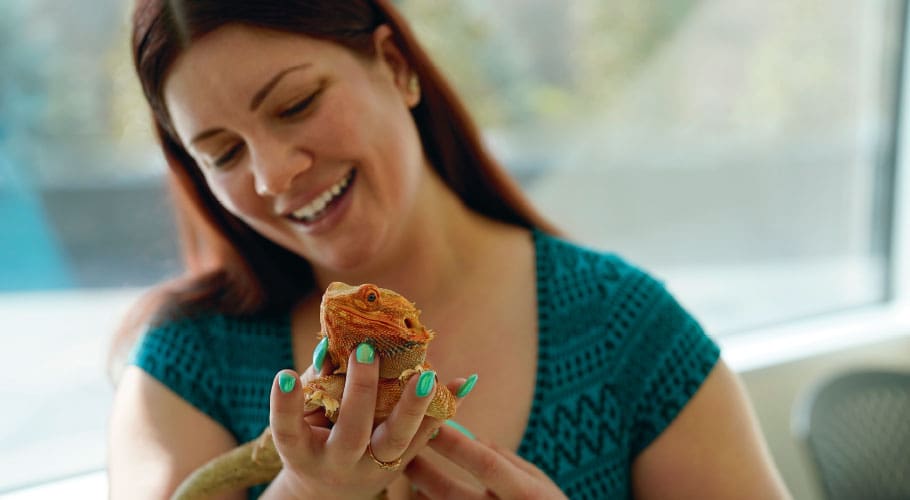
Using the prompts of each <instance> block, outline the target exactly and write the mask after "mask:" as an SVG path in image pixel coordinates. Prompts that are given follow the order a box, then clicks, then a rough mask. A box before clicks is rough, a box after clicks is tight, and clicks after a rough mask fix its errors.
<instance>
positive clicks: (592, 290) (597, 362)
mask: <svg viewBox="0 0 910 500" xmlns="http://www.w3.org/2000/svg"><path fill="white" fill-rule="evenodd" d="M535 241H536V248H537V287H538V289H537V292H538V315H539V330H540V332H539V335H540V337H539V339H540V340H539V341H540V345H539V359H538V369H537V387H536V391H535V395H534V402H533V405H532V409H531V416H530V419H529V421H528V427H527V429H526V430H525V434H524V439H523V440H522V443H521V446H520V448H519V450H518V451H519V454H520V455H522V456H523V457H524V458H525V459H526V460H528V461H530V462H533V463H534V464H536V465H537V466H538V467H540V468H541V470H543V471H544V472H546V473H547V475H549V476H550V477H551V478H552V479H553V480H554V481H555V482H556V483H557V484H558V485H559V486H560V488H562V490H563V491H564V492H565V493H566V494H567V495H568V496H569V497H570V498H573V499H574V498H611V499H612V498H630V497H631V493H632V492H631V489H630V472H631V471H630V468H631V464H632V462H633V460H634V459H635V457H636V456H637V455H638V454H639V453H640V452H641V451H642V450H643V449H644V448H645V447H647V446H648V444H650V443H651V441H653V440H654V438H656V437H657V436H658V435H659V434H660V433H661V432H662V431H663V429H665V428H666V427H667V426H668V425H669V424H670V422H671V421H672V420H673V419H674V418H675V417H676V415H677V414H678V413H679V411H680V410H681V409H682V408H683V406H685V404H686V403H687V402H688V401H689V399H690V398H691V397H692V395H693V394H694V393H695V392H696V391H697V390H698V387H699V386H700V385H701V383H702V381H703V380H704V378H705V377H706V376H707V374H708V373H709V372H710V371H711V369H712V368H713V366H714V365H715V363H716V362H717V359H718V357H719V354H720V352H719V349H718V348H717V346H716V345H715V344H714V343H713V342H712V341H711V340H710V339H709V338H708V337H707V336H706V335H705V334H704V332H703V331H702V329H701V327H700V326H699V325H698V323H696V321H695V320H694V319H693V318H692V317H691V316H690V315H689V314H688V313H686V312H685V311H684V310H683V309H682V308H681V307H680V306H679V304H678V303H677V302H676V300H674V299H673V297H672V296H671V295H670V294H669V293H668V292H667V291H666V290H665V288H664V287H663V286H662V285H661V284H660V283H659V282H658V281H656V280H655V279H653V278H651V277H650V276H648V275H647V274H646V273H644V272H642V271H641V270H639V269H637V268H635V267H633V266H631V265H629V264H627V263H625V262H624V261H623V260H622V259H620V258H619V257H617V256H615V255H609V254H603V253H599V252H595V251H592V250H588V249H584V248H580V247H578V246H575V245H572V244H569V243H567V242H564V241H561V240H557V239H554V238H551V237H548V236H546V235H543V234H540V233H537V234H536V235H535Z"/></svg>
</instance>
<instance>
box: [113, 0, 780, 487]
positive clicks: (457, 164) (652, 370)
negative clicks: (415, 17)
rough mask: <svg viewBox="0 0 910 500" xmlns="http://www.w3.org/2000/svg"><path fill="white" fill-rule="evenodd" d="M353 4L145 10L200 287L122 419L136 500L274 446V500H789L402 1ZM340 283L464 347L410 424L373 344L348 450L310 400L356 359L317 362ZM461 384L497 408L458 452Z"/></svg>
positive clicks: (128, 378)
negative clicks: (468, 98) (396, 302)
mask: <svg viewBox="0 0 910 500" xmlns="http://www.w3.org/2000/svg"><path fill="white" fill-rule="evenodd" d="M338 5H339V4H337V2H334V1H330V0H324V1H301V2H287V1H281V2H277V1H266V0H260V1H254V2H251V1H249V0H245V1H242V2H239V1H238V2H226V1H223V0H219V1H214V0H212V1H195V2H164V1H162V0H146V1H142V2H140V3H139V5H138V7H137V11H136V17H135V22H134V51H135V52H134V59H135V62H136V67H137V70H138V73H139V75H140V79H141V81H142V83H143V88H144V90H145V94H146V97H147V99H148V101H149V103H150V105H151V107H152V109H153V110H154V112H155V125H156V130H157V131H158V135H159V138H160V140H161V143H162V147H163V150H164V153H165V155H166V157H167V160H168V164H169V166H170V168H171V174H172V175H173V176H174V178H175V179H176V180H177V182H176V183H175V184H174V185H175V187H176V188H177V190H178V192H177V194H178V196H177V199H178V200H180V201H181V203H180V204H178V205H177V208H178V211H179V212H180V213H181V214H182V215H183V224H184V225H183V229H184V239H185V240H186V241H187V242H188V243H189V244H188V245H186V246H185V247H184V248H185V251H186V253H187V260H188V262H190V263H196V264H197V265H196V266H195V267H190V268H189V269H188V273H187V275H186V276H185V278H184V279H183V280H181V281H178V282H176V283H171V284H168V285H163V286H162V287H160V288H158V289H157V290H155V291H153V297H155V298H156V300H153V301H151V302H147V304H148V303H151V304H155V305H156V307H155V309H154V310H151V311H149V313H150V314H152V320H151V324H150V327H149V328H148V329H147V331H146V332H145V333H144V335H143V336H142V338H141V340H140V342H139V343H138V345H137V347H136V349H135V351H134V355H133V357H132V359H131V361H130V366H128V367H127V368H126V370H125V371H124V374H123V377H122V379H121V380H120V381H119V384H118V388H117V396H116V398H115V402H114V411H113V414H112V418H111V454H110V468H109V472H110V478H111V483H110V484H111V494H112V496H113V497H115V498H119V497H124V498H125V497H129V498H135V497H136V494H137V492H136V489H137V484H140V485H141V486H139V490H140V492H139V493H140V494H143V495H148V496H149V497H156V496H161V495H168V494H170V493H171V492H172V491H173V489H174V487H175V486H176V485H177V484H178V483H180V482H181V481H182V480H183V478H185V477H186V476H187V475H188V474H189V473H190V472H191V471H193V470H194V469H196V468H197V467H199V466H200V465H201V464H203V463H204V462H206V461H208V460H209V459H210V458H212V457H213V456H215V455H218V454H221V453H223V452H226V451H228V450H230V449H231V448H233V447H235V446H236V445H237V444H238V443H241V442H247V441H250V440H252V439H253V438H254V437H255V436H256V435H258V434H259V433H260V432H261V431H262V429H263V428H264V427H265V426H266V425H269V426H270V429H271V436H272V439H274V444H275V447H276V448H277V452H278V454H279V455H280V459H281V464H282V468H281V472H280V473H278V475H277V477H275V478H274V480H272V481H271V482H270V483H269V484H268V485H263V486H260V487H257V488H254V489H252V490H250V491H249V492H248V493H247V494H248V495H251V496H258V495H259V494H262V495H263V497H269V498H282V497H307V498H312V497H331V498H347V497H365V496H370V495H376V494H379V493H381V492H383V491H386V492H387V493H388V494H389V495H390V496H391V497H393V498H405V497H408V496H410V494H411V493H410V492H411V490H413V489H417V490H422V491H423V492H424V493H425V494H427V495H430V496H436V495H438V494H439V493H440V492H442V491H447V492H450V493H451V492H456V493H457V496H459V497H463V498H471V497H482V496H483V495H485V494H486V492H487V491H492V492H493V493H494V494H496V495H497V496H500V497H516V496H527V494H530V493H531V492H534V494H535V495H540V494H543V495H545V496H547V497H553V498H564V497H565V496H571V497H581V498H584V497H604V496H606V497H617V496H621V497H625V496H629V495H632V494H635V495H637V496H642V497H647V496H650V495H663V494H665V493H666V492H668V491H672V492H674V493H675V494H679V495H681V496H691V495H694V494H695V493H696V492H698V493H699V495H700V496H701V497H703V498H711V497H716V498H726V497H729V496H730V495H732V494H734V492H736V494H738V495H742V492H743V491H748V492H751V494H753V495H755V497H756V498H769V497H772V496H775V497H785V496H786V492H785V490H784V489H783V487H782V485H781V484H780V481H779V478H778V477H777V474H776V471H775V469H774V467H773V465H772V464H771V462H770V460H769V458H768V456H767V451H766V450H765V448H764V445H763V442H762V438H761V435H760V433H759V432H758V430H757V428H756V425H755V423H754V419H753V417H752V415H751V413H750V411H751V410H750V408H749V405H748V402H747V401H746V399H745V397H744V395H743V393H742V390H741V389H740V387H739V385H738V384H737V380H736V377H735V375H734V374H732V372H731V371H730V370H729V369H727V367H726V366H725V365H724V363H723V362H722V361H721V360H720V359H719V353H718V349H717V346H716V345H715V344H714V343H713V342H712V341H711V340H710V338H709V337H708V336H707V335H706V334H705V333H704V332H703V330H702V329H701V327H700V326H699V324H698V323H697V322H696V321H695V320H694V319H693V318H692V317H691V316H689V314H688V313H687V312H686V311H685V310H684V309H682V308H681V307H680V306H679V305H678V304H677V302H676V301H675V300H674V299H673V297H672V296H671V295H670V294H669V293H668V292H667V291H666V290H665V289H664V288H663V287H662V286H661V285H660V284H659V282H658V281H656V280H655V279H653V278H651V277H650V276H649V275H648V274H647V273H645V272H644V271H642V270H640V269H638V268H636V267H635V266H633V265H631V264H629V263H627V262H626V261H624V260H623V259H622V258H620V257H618V256H616V255H613V254H607V253H601V252H596V251H593V250H590V249H586V248H583V247H580V246H578V245H576V244H573V243H570V242H569V241H567V240H564V239H561V238H560V237H559V236H558V234H559V233H558V231H557V230H556V229H555V228H554V227H553V226H551V225H550V224H549V223H547V222H546V220H545V219H544V218H543V217H542V216H540V215H539V214H538V213H537V212H536V211H535V210H534V209H533V208H532V207H531V204H530V203H529V202H528V201H527V200H526V198H525V197H524V195H523V194H522V193H521V192H520V191H519V189H518V188H517V184H516V183H515V182H514V181H512V180H511V178H510V176H509V175H508V174H507V172H506V171H505V170H504V169H503V168H501V167H500V166H499V165H498V164H497V163H496V161H495V160H494V159H493V157H492V156H491V155H490V154H489V153H488V151H487V150H486V148H485V146H484V145H483V144H482V143H481V141H480V138H479V136H478V133H477V131H476V129H475V128H474V126H473V124H472V121H471V119H470V117H469V116H468V114H467V113H466V112H465V110H464V108H463V107H462V105H461V104H460V102H459V99H458V98H457V97H456V96H455V94H454V92H453V91H452V90H450V88H449V86H448V85H447V84H446V82H445V80H444V79H443V78H442V76H441V75H440V73H439V72H438V71H437V70H436V69H435V66H434V65H433V63H432V62H431V61H430V59H429V58H428V57H427V55H426V54H425V53H424V52H423V50H422V49H421V48H420V46H419V44H418V43H417V41H416V39H415V38H414V36H413V35H412V34H411V32H410V30H409V29H408V27H407V24H406V23H405V21H404V20H403V19H402V17H401V16H400V15H399V14H398V12H397V11H396V10H395V9H394V8H393V7H392V6H391V5H390V4H389V3H388V2H386V1H381V0H379V1H370V0H362V1H353V0H352V1H349V2H345V3H344V4H343V5H344V7H343V8H338ZM334 282H348V283H355V284H356V283H377V284H379V286H381V287H383V288H385V289H390V290H395V291H397V292H398V293H400V294H402V295H404V296H406V297H408V298H409V299H410V300H413V301H415V302H416V303H418V304H420V306H421V309H422V310H423V316H422V318H423V319H424V320H425V322H426V324H430V325H433V327H434V330H436V331H438V332H441V333H440V334H439V335H437V336H436V337H435V338H436V340H435V341H434V349H433V353H432V356H433V360H432V362H433V366H434V367H435V369H436V370H437V371H432V372H431V371H427V370H428V368H427V367H416V368H417V369H416V370H406V371H405V373H409V374H415V373H418V372H421V371H422V373H421V375H420V376H419V377H414V376H410V377H402V379H401V381H400V382H399V383H400V384H401V390H402V392H403V396H402V398H401V400H400V401H399V402H397V403H396V405H395V408H394V409H393V410H392V411H391V413H390V414H389V416H388V418H387V419H385V420H382V421H377V422H375V423H374V421H373V409H374V408H375V407H376V404H377V398H378V395H377V387H379V385H378V377H379V374H380V373H383V372H382V367H381V366H378V365H381V364H382V363H385V362H388V360H387V359H386V358H385V356H386V353H385V352H384V351H382V350H381V349H379V346H378V345H373V342H375V341H371V340H370V338H371V337H370V334H369V332H366V333H365V334H364V335H365V337H364V340H363V343H362V344H360V345H359V346H357V348H356V349H348V351H351V354H350V359H349V360H348V361H347V362H345V361H344V360H341V361H337V363H338V364H339V365H340V367H338V368H337V370H339V371H340V372H343V373H345V377H346V378H345V388H344V393H343V395H342V397H341V401H340V408H338V410H337V421H336V422H335V423H334V425H332V426H329V425H327V422H325V421H324V419H322V420H321V419H320V418H318V417H317V416H315V415H308V414H307V412H306V410H305V409H306V405H305V404H304V403H303V401H304V400H303V399H302V396H301V395H300V391H299V390H296V389H295V386H296V384H295V383H294V382H293V381H294V380H296V379H297V378H298V377H299V378H300V379H301V381H302V382H303V383H306V382H308V381H310V380H312V379H313V378H315V377H316V376H317V375H318V374H319V373H320V371H322V370H323V369H325V368H326V367H323V366H318V363H317V365H316V366H311V365H310V360H311V359H312V360H320V359H324V356H322V355H320V352H319V350H320V349H323V350H325V349H328V350H329V352H335V349H336V348H337V346H334V345H331V342H332V338H331V336H329V345H328V346H326V344H325V343H319V344H317V342H316V340H317V339H316V338H315V337H314V336H313V335H312V332H314V331H319V329H320V325H322V327H323V332H324V328H325V326H326V321H327V320H325V318H322V321H320V310H321V309H322V308H321V307H320V302H321V300H320V298H321V297H323V294H322V290H325V289H326V287H327V286H329V284H330V283H334ZM330 288H331V287H330ZM373 289H374V288H373V287H372V285H365V286H364V287H363V288H362V290H373ZM368 296H369V297H373V298H374V299H375V297H376V295H375V294H373V295H368ZM323 302H324V299H323ZM368 302H372V301H368ZM364 304H367V302H364ZM374 306H375V304H373V305H370V306H369V307H374ZM504 311H506V312H507V314H503V312H504ZM314 350H315V351H314ZM377 350H378V351H377ZM346 352H347V351H346ZM311 353H312V354H311ZM377 353H378V354H379V355H378V357H377V356H376V354H377ZM505 353H508V354H507V355H506V354H505ZM437 373H438V374H439V377H440V378H443V379H446V378H447V379H449V380H451V381H450V382H449V383H448V389H449V390H450V391H451V392H452V393H453V394H458V395H459V396H460V398H464V397H465V396H468V393H470V396H469V397H468V399H467V400H464V401H463V402H464V403H465V404H464V405H463V407H462V408H461V409H459V411H458V419H459V422H458V423H457V424H456V423H452V424H451V425H452V426H454V427H456V428H460V429H465V428H467V429H470V431H466V432H464V434H459V433H458V432H452V431H450V430H444V431H442V432H441V433H440V434H439V438H438V439H437V440H435V441H433V442H430V437H431V435H433V434H434V433H435V431H436V430H437V429H438V428H439V427H440V425H441V424H442V422H440V421H438V420H436V419H435V418H433V417H430V416H425V415H426V414H427V408H428V405H430V401H431V400H433V398H432V397H430V395H431V394H432V393H433V392H434V391H436V390H440V389H438V388H437V385H438V381H437ZM472 373H473V375H471V374H472ZM469 375H471V376H469ZM479 379H480V380H488V381H489V382H488V383H487V384H483V383H481V384H478V385H476V386H475V382H476V381H477V380H479ZM269 391H270V393H271V395H270V396H269V395H268V393H269ZM459 402H462V399H459ZM333 414H334V412H333ZM491 416H495V417H494V418H491ZM565 419H568V421H571V422H575V423H576V424H575V425H571V426H566V425H564V424H565ZM554 426H556V427H554ZM546 429H552V431H551V432H545V430H546ZM556 429H559V430H558V432H557V431H556ZM718 435H720V436H721V437H722V439H715V438H716V437H717V436H718ZM137 436H138V438H137ZM474 436H479V437H481V438H482V440H473V439H472V438H473V437H474ZM430 448H433V449H435V450H436V451H437V452H438V454H432V455H431V454H429V453H428V451H429V449H430ZM243 450H245V448H240V451H239V452H238V451H235V452H234V453H246V452H245V451H243ZM554 450H570V451H569V452H567V453H561V452H559V453H554ZM571 450H576V451H577V452H575V453H573V452H571ZM680 453H685V454H686V455H690V454H691V453H695V454H697V455H698V456H700V457H702V458H701V459H700V460H697V461H683V460H680V458H681V457H680ZM729 457H736V460H729ZM404 464H406V465H407V466H406V467H405V468H403V469H402V468H401V467H402V466H403V465H404ZM140 481H141V483H139V482H140ZM263 488H265V489H264V491H263ZM237 493H238V494H242V492H237Z"/></svg>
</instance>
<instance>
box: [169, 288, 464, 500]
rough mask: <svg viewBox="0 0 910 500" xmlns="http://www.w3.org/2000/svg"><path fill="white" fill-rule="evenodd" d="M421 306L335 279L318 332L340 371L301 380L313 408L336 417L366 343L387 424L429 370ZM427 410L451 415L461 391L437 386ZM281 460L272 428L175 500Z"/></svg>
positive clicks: (243, 482)
mask: <svg viewBox="0 0 910 500" xmlns="http://www.w3.org/2000/svg"><path fill="white" fill-rule="evenodd" d="M419 315H420V311H419V310H418V309H417V308H416V307H415V306H414V304H413V303H412V302H411V301H409V300H407V299H406V298H404V297H402V296H401V295H399V294H398V293H396V292H394V291H392V290H388V289H385V288H379V287H377V286H376V285H371V284H364V285H360V286H351V285H347V284H344V283H340V282H334V283H332V284H330V285H329V286H328V288H326V291H325V293H324V294H323V296H322V303H321V305H320V318H319V321H320V325H321V330H320V332H319V336H320V338H327V339H328V346H327V347H328V356H329V361H330V363H331V366H332V367H335V369H334V370H333V371H332V373H331V374H330V375H326V376H322V377H319V378H317V379H316V380H313V381H312V382H309V383H308V384H306V385H304V386H303V391H304V397H305V401H306V409H307V410H315V409H318V408H320V407H321V408H324V411H325V415H326V417H328V419H329V420H330V421H332V422H334V421H335V420H336V418H337V416H338V409H339V406H340V403H341V395H342V392H343V390H344V380H345V373H346V372H347V363H348V358H349V356H350V354H351V352H353V350H354V349H356V348H357V346H358V345H360V344H361V343H363V342H368V343H370V344H371V345H372V346H373V348H374V349H375V350H376V355H377V356H378V357H379V377H380V378H379V389H378V392H377V398H376V411H375V415H374V418H375V421H376V423H379V422H381V421H382V420H384V419H385V418H386V417H388V416H389V414H390V413H391V411H392V408H394V407H395V404H396V403H397V402H398V400H399V399H400V398H401V394H402V389H403V388H404V386H405V384H406V383H407V381H408V380H409V379H410V377H411V376H413V375H414V374H417V373H420V372H422V371H424V370H428V369H429V368H430V365H429V363H427V362H426V354H427V345H428V344H429V342H430V341H431V340H432V339H433V335H434V333H433V331H432V330H428V329H427V328H425V327H424V326H423V325H422V324H421V323H420V321H419V318H418V316H419ZM426 414H427V415H429V416H431V417H434V418H438V419H442V420H445V419H448V418H451V417H452V416H453V415H454V414H455V396H454V395H453V394H452V393H451V392H450V391H449V390H448V388H446V387H445V386H444V385H438V384H437V389H436V392H435V393H434V395H433V400H432V401H431V402H430V407H429V408H428V409H427V413H426ZM281 467H282V464H281V458H280V457H279V456H278V452H277V450H276V449H275V443H274V442H273V441H272V435H271V432H270V430H269V428H268V427H267V428H266V429H265V431H263V433H262V435H261V436H260V437H258V438H257V439H254V440H252V441H249V442H247V443H244V444H242V445H240V446H238V447H237V448H234V449H233V450H231V451H228V452H227V453H224V454H223V455H220V456H218V457H215V458H214V459H212V460H211V461H209V462H208V463H206V464H205V465H203V466H202V467H200V468H199V469H197V470H196V471H195V472H193V473H192V474H191V475H190V476H189V477H187V479H186V480H184V482H183V483H182V484H181V485H180V487H178V488H177V491H176V492H175V493H174V495H173V497H172V499H177V500H198V499H203V498H209V497H211V496H214V495H217V494H222V493H225V492H227V491H235V490H239V489H245V488H249V487H250V486H254V485H257V484H262V483H266V482H269V481H271V480H272V479H274V478H275V476H277V475H278V472H279V471H280V470H281Z"/></svg>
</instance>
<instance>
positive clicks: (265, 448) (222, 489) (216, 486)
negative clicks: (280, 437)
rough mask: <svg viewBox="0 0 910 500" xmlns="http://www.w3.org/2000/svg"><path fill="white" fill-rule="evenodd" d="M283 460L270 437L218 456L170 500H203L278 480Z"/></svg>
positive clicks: (185, 483)
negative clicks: (276, 478)
mask: <svg viewBox="0 0 910 500" xmlns="http://www.w3.org/2000/svg"><path fill="white" fill-rule="evenodd" d="M281 467H282V465H281V458H280V457H279V456H278V452H277V451H276V450H275V444H274V443H273V442H272V439H271V433H269V432H268V430H266V432H265V433H263V435H262V436H261V437H259V438H258V439H254V440H253V441H250V442H247V443H244V444H242V445H240V446H238V447H237V448H234V449H233V450H231V451H229V452H227V453H224V454H222V455H219V456H217V457H215V458H213V459H212V460H210V461H209V462H208V463H206V464H205V465H203V466H202V467H200V468H198V469H196V471H195V472H193V473H192V474H191V475H190V476H189V477H187V478H186V479H185V480H184V481H183V483H181V484H180V486H179V487H178V488H177V491H175V492H174V494H173V496H172V497H171V500H202V499H206V498H211V497H213V496H215V495H219V494H223V493H226V492H229V491H237V490H243V489H246V488H249V487H251V486H255V485H257V484H263V483H267V482H269V481H271V480H272V479H275V476H277V475H278V472H280V471H281Z"/></svg>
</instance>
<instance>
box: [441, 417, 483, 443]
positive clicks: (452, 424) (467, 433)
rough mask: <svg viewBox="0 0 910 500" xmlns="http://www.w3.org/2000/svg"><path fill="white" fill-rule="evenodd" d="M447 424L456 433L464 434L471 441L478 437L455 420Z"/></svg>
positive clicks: (448, 421)
mask: <svg viewBox="0 0 910 500" xmlns="http://www.w3.org/2000/svg"><path fill="white" fill-rule="evenodd" d="M445 424H446V425H448V426H449V427H451V428H453V429H455V430H456V431H458V432H460V433H462V434H464V435H465V436H468V437H469V438H471V439H477V438H476V437H474V434H473V433H472V432H471V431H469V430H467V429H465V428H464V426H463V425H461V424H459V423H458V422H456V421H454V420H446V421H445Z"/></svg>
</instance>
